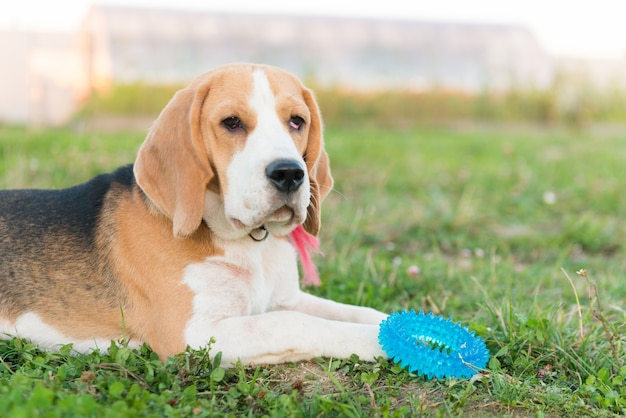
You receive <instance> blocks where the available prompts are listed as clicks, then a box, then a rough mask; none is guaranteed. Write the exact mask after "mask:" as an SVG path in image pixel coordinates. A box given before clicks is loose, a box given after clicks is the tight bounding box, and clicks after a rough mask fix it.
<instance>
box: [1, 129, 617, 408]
mask: <svg viewBox="0 0 626 418" xmlns="http://www.w3.org/2000/svg"><path fill="white" fill-rule="evenodd" d="M142 137H143V134H141V133H137V132H124V133H112V132H109V133H106V132H87V131H81V130H78V129H73V130H71V129H57V130H44V131H35V130H26V129H23V128H14V127H1V126H0V187H2V188H16V187H64V186H69V185H72V184H75V183H78V182H81V181H84V180H86V179H88V178H89V177H91V176H93V175H94V174H96V173H98V172H102V171H110V170H112V169H113V168H115V167H116V166H118V165H121V164H124V163H127V162H130V161H132V160H133V157H134V154H135V152H136V150H137V147H138V146H139V144H140V142H141V140H142ZM326 145H327V149H328V151H329V154H330V157H331V163H332V168H333V174H334V178H335V181H336V186H335V191H334V192H333V193H331V195H330V196H329V197H328V198H327V200H326V202H325V206H324V212H323V227H322V228H323V229H322V234H321V239H322V250H323V253H324V255H323V256H318V257H317V258H316V262H317V265H318V268H319V270H320V273H321V276H322V281H323V284H322V286H321V287H319V288H313V289H310V291H311V292H313V293H315V294H318V295H322V296H325V297H329V298H333V299H335V300H339V301H343V302H348V303H354V304H359V305H369V306H372V307H375V308H378V309H381V310H385V311H389V312H392V311H396V310H402V309H416V310H420V309H423V310H424V311H428V312H434V313H436V314H442V315H445V316H446V317H450V318H453V319H454V320H455V321H460V322H461V323H462V324H463V325H464V326H469V327H470V328H471V329H472V330H474V331H475V332H476V333H477V334H478V335H480V336H481V337H482V338H484V340H485V341H486V343H487V347H488V348H489V350H490V352H491V360H490V362H489V363H488V367H487V370H485V371H484V372H483V373H481V374H479V375H477V376H475V377H474V378H472V379H461V380H457V379H445V380H442V381H436V380H433V381H430V380H426V379H425V378H424V377H419V376H415V375H412V374H410V373H408V372H407V371H406V370H404V369H402V368H401V367H399V366H398V365H395V364H393V363H392V362H391V361H385V360H382V359H381V360H380V361H378V362H377V363H364V362H361V361H359V360H358V359H357V358H352V359H349V360H337V359H327V358H324V359H317V360H315V361H311V362H304V363H297V364H287V365H280V366H265V367H257V368H246V367H241V366H240V367H235V368H233V369H224V368H222V367H221V366H220V362H219V354H218V353H214V352H212V351H210V349H209V350H203V351H194V352H188V353H183V354H181V355H180V356H178V357H176V358H173V359H171V360H169V361H168V362H166V363H165V364H163V363H161V362H160V361H158V360H157V358H156V356H155V354H154V353H152V352H151V351H150V350H149V348H148V347H143V348H142V349H141V350H140V351H132V350H129V349H128V348H126V347H124V346H123V345H117V344H113V345H112V346H111V349H110V350H109V352H108V353H107V354H103V353H93V354H91V355H71V354H70V353H71V347H70V346H66V347H64V348H63V349H61V351H60V352H59V353H47V352H43V351H40V350H39V349H38V348H37V347H34V346H32V345H31V344H28V343H27V342H26V341H21V340H16V339H13V340H8V341H0V416H5V415H6V416H11V417H19V416H25V417H30V416H46V417H48V416H50V417H54V416H67V417H69V416H116V417H119V416H133V417H134V416H199V417H201V416H220V417H222V416H229V415H230V416H241V415H248V416H263V415H268V416H326V415H329V416H354V417H358V416H363V417H372V416H407V415H412V416H419V415H423V416H455V415H462V416H476V417H479V416H480V417H484V416H613V415H619V414H625V413H626V384H625V382H624V380H625V379H626V365H625V364H626V348H625V347H624V343H625V342H626V337H624V335H625V334H626V329H625V328H626V325H625V322H626V321H625V320H626V306H625V303H624V301H625V300H626V280H625V277H624V276H625V273H624V272H626V257H625V255H626V247H625V245H624V237H625V236H626V193H624V191H625V190H626V168H625V167H626V165H625V162H626V129H623V130H620V129H606V128H593V127H592V128H589V129H587V130H585V131H571V130H566V129H559V128H550V129H544V128H541V127H533V126H522V125H516V126H478V125H472V124H467V125H456V126H450V127H446V128H426V127H418V128H406V127H398V128H396V129H389V128H385V129H383V128H380V127H378V128H377V127H368V126H362V125H358V126H357V125H355V126H353V127H337V126H330V127H328V128H327V131H326ZM416 267H417V269H416ZM417 271H419V274H415V273H416V272H417ZM3 414H4V415H3Z"/></svg>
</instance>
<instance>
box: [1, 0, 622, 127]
mask: <svg viewBox="0 0 626 418" xmlns="http://www.w3.org/2000/svg"><path fill="white" fill-rule="evenodd" d="M227 3H228V4H226V2H220V3H218V2H214V1H194V0H178V1H146V0H125V1H103V2H99V3H92V2H90V1H87V0H58V1H54V2H49V1H43V0H42V1H32V0H31V1H28V0H26V1H21V2H12V3H11V4H8V3H6V4H4V5H3V6H2V12H1V13H0V62H2V65H1V66H0V92H1V94H0V121H2V122H5V123H10V124H27V125H35V126H51V125H63V124H67V123H70V122H77V121H80V122H85V123H89V124H91V125H92V126H94V127H113V126H123V127H128V126H133V124H137V125H139V126H149V125H147V120H152V119H154V118H155V117H156V115H157V114H158V112H159V111H160V110H161V108H162V107H163V106H164V105H165V103H166V102H167V101H168V100H169V98H170V97H171V95H172V94H173V92H174V91H175V90H177V89H178V88H180V87H181V86H184V85H185V84H187V83H188V82H189V81H190V80H191V79H192V78H193V77H195V76H197V75H199V74H201V73H203V72H204V71H206V70H208V69H210V68H212V67H214V66H217V65H220V64H223V63H227V62H231V61H253V62H262V63H268V64H273V65H277V66H280V67H283V68H286V69H288V70H290V71H292V72H295V73H296V74H297V75H298V76H300V77H301V78H302V79H304V80H305V82H306V83H307V84H308V85H309V86H311V87H313V88H314V90H315V91H316V92H317V95H318V99H319V101H320V105H321V107H322V110H323V112H324V116H325V119H326V122H327V123H335V122H337V123H339V122H349V121H350V120H360V121H362V120H368V121H371V122H372V123H376V124H383V125H385V124H389V125H394V126H402V125H405V124H415V123H442V122H443V123H447V122H451V121H453V122H454V121H468V120H478V121H495V122H500V121H503V122H510V121H515V122H518V121H522V122H533V123H534V122H538V123H542V124H567V125H573V126H576V127H584V126H587V125H589V124H590V123H593V122H602V123H622V122H625V121H626V93H625V92H626V25H624V24H623V22H622V17H623V13H622V12H623V10H622V9H623V6H622V5H621V2H620V1H617V0H614V1H607V0H596V1H594V2H571V1H565V0H552V1H534V0H531V1H525V2H503V1H498V0H476V1H471V2H468V1H465V0H443V1H438V2H426V1H406V0H400V1H396V0H387V1H384V2H381V1H378V2H360V3H354V2H337V1H316V2H293V1H289V2H288V1H282V0H265V1H263V2H258V1H252V0H248V1H244V0H231V1H229V2H227ZM433 3H436V4H433Z"/></svg>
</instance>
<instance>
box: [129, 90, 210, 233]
mask: <svg viewBox="0 0 626 418" xmlns="http://www.w3.org/2000/svg"><path fill="white" fill-rule="evenodd" d="M208 91H209V83H208V82H204V83H201V84H200V85H199V86H197V85H196V86H189V87H187V88H185V89H183V90H180V91H178V92H177V93H176V94H175V95H174V97H173V98H172V100H171V101H170V102H169V103H168V104H167V106H166V107H165V109H163V111H162V112H161V114H160V115H159V117H158V119H157V120H156V122H155V123H154V125H153V126H152V128H151V130H150V132H149V133H148V136H147V138H146V140H145V141H144V143H143V144H142V146H141V148H140V149H139V153H138V155H137V160H136V161H135V166H134V171H135V178H136V180H137V183H138V184H139V187H141V189H142V190H143V191H144V193H145V194H146V195H147V196H148V197H149V198H150V200H151V201H152V202H153V203H154V204H155V205H156V206H157V207H158V208H159V210H160V211H162V212H163V213H164V214H165V215H167V216H168V217H169V218H170V219H171V220H172V223H173V233H174V235H175V236H177V237H185V236H188V235H190V234H192V233H193V232H195V231H196V229H198V227H199V226H200V223H201V222H202V214H203V211H204V199H205V193H206V188H207V185H208V183H209V181H210V180H211V178H212V177H213V170H212V169H211V165H210V161H209V158H210V156H209V151H208V150H207V149H206V146H205V145H204V141H203V138H202V130H201V126H200V116H201V113H202V105H203V103H204V100H205V98H206V96H207V94H208Z"/></svg>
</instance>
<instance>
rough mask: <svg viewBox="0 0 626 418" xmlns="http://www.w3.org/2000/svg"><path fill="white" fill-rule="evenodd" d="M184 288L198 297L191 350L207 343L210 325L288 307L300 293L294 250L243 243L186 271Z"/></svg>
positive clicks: (188, 335)
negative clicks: (223, 320) (294, 296)
mask: <svg viewBox="0 0 626 418" xmlns="http://www.w3.org/2000/svg"><path fill="white" fill-rule="evenodd" d="M182 285H186V286H188V287H189V288H190V289H191V291H192V292H193V293H194V297H193V315H192V317H191V319H190V320H189V321H188V323H187V324H186V327H185V339H186V342H187V343H188V344H190V345H192V346H193V345H194V344H193V342H194V341H195V339H196V338H201V339H203V340H204V341H206V335H205V334H206V329H207V326H210V323H211V322H215V321H219V320H221V319H223V318H226V317H232V316H248V315H257V314H261V313H264V312H268V311H271V310H274V309H279V308H280V306H283V305H284V304H286V303H288V302H289V299H290V298H291V297H293V296H292V295H295V294H296V293H297V292H298V289H299V287H298V268H297V264H296V256H295V251H294V249H293V247H292V246H291V244H289V243H288V242H287V241H286V240H281V239H277V238H275V237H272V236H270V237H268V239H267V240H266V241H263V242H260V243H259V242H254V241H252V240H251V239H244V240H239V241H237V242H231V243H228V244H227V245H225V253H224V255H223V256H220V257H210V258H208V259H206V260H205V261H204V262H202V263H195V264H191V265H189V266H187V268H186V269H185V273H184V277H183V280H182Z"/></svg>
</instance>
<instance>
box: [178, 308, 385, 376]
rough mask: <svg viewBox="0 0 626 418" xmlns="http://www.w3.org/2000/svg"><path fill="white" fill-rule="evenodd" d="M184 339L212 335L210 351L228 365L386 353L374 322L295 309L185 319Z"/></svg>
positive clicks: (197, 341) (202, 341)
mask: <svg viewBox="0 0 626 418" xmlns="http://www.w3.org/2000/svg"><path fill="white" fill-rule="evenodd" d="M185 337H186V340H187V344H189V345H190V346H191V347H194V348H197V347H201V346H203V345H206V342H207V341H208V338H209V337H214V338H215V344H214V345H213V347H212V350H213V352H219V351H221V352H222V361H223V363H224V365H226V366H228V365H230V364H231V363H234V362H236V361H237V360H241V361H242V362H243V363H244V364H264V363H268V364H270V363H272V364H273V363H283V362H287V361H300V360H308V359H311V358H314V357H335V358H348V357H350V356H351V355H352V354H356V355H358V356H359V358H361V359H362V360H364V361H373V360H374V359H375V357H379V356H383V357H386V355H385V353H384V352H383V351H382V349H381V347H380V345H379V343H378V326H377V325H371V324H356V323H347V322H340V321H333V320H328V319H322V318H318V317H314V316H311V315H307V314H304V313H301V312H293V311H274V312H268V313H263V314H259V315H251V316H240V317H230V318H225V319H222V320H219V321H216V322H214V323H212V324H210V325H209V324H207V323H196V324H189V325H188V327H187V329H186V332H185Z"/></svg>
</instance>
